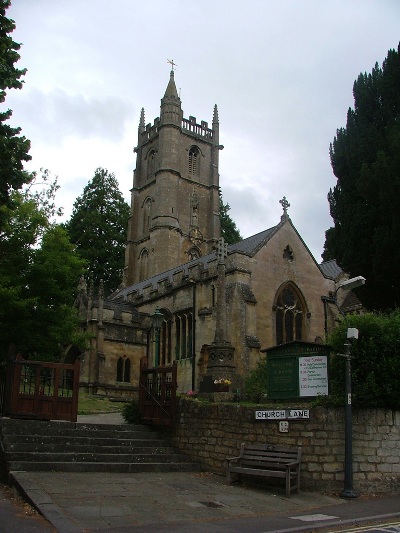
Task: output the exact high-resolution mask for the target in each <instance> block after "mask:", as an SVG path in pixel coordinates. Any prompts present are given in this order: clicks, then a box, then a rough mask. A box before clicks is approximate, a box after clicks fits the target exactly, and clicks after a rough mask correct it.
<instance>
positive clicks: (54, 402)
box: [3, 355, 79, 422]
mask: <svg viewBox="0 0 400 533" xmlns="http://www.w3.org/2000/svg"><path fill="white" fill-rule="evenodd" d="M78 394H79V360H78V359H77V360H76V361H75V363H74V364H71V365H65V364H61V363H45V362H42V361H26V360H25V359H23V358H22V357H21V356H20V355H17V356H16V358H15V360H14V361H12V362H11V363H10V365H9V367H8V369H7V381H6V387H5V392H4V406H3V415H4V416H10V417H13V418H34V419H40V420H69V421H70V422H76V419H77V413H78Z"/></svg>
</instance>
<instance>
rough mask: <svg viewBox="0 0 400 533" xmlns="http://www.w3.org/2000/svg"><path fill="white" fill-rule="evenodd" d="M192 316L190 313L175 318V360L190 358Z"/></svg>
mask: <svg viewBox="0 0 400 533" xmlns="http://www.w3.org/2000/svg"><path fill="white" fill-rule="evenodd" d="M192 343H193V315H192V313H191V312H186V313H179V314H177V315H176V316H175V359H177V360H179V359H186V358H190V357H192V351H193V349H192Z"/></svg>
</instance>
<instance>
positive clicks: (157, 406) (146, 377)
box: [139, 357, 177, 426]
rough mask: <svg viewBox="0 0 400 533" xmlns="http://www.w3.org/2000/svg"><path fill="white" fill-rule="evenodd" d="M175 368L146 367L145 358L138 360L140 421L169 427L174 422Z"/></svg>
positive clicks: (174, 366) (174, 365)
mask: <svg viewBox="0 0 400 533" xmlns="http://www.w3.org/2000/svg"><path fill="white" fill-rule="evenodd" d="M176 377H177V366H176V362H174V364H173V365H172V366H160V367H157V368H148V367H147V358H146V357H142V359H141V360H140V381H139V410H140V414H141V417H142V420H144V421H146V422H151V423H152V424H155V425H161V426H170V425H172V423H173V421H174V420H175V413H176V388H177V380H176Z"/></svg>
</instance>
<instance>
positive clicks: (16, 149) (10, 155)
mask: <svg viewBox="0 0 400 533" xmlns="http://www.w3.org/2000/svg"><path fill="white" fill-rule="evenodd" d="M10 4H11V2H10V0H0V103H3V102H4V101H5V98H6V89H21V87H22V83H23V82H22V81H21V77H22V76H24V74H25V72H26V69H22V70H19V69H17V68H16V67H15V63H16V62H17V61H18V60H19V58H20V55H19V54H18V50H19V49H20V47H21V45H20V44H18V43H15V42H14V41H13V40H12V38H11V37H10V35H9V34H10V33H12V32H13V31H14V29H15V24H14V21H13V20H11V19H8V18H7V17H6V16H5V15H6V10H7V9H8V8H9V7H10ZM11 115H12V111H11V110H10V109H8V110H7V111H3V112H0V228H1V227H2V224H3V223H4V219H5V216H6V215H5V212H4V210H3V206H5V207H12V195H11V191H12V190H18V189H20V188H21V187H22V185H23V184H24V183H27V182H29V179H30V175H29V174H28V173H27V172H25V171H24V170H23V164H24V162H25V161H29V160H30V159H31V156H30V155H29V154H28V152H29V148H30V142H29V141H28V140H27V139H26V138H25V137H24V136H19V133H20V132H21V128H12V127H11V126H10V125H9V124H6V121H7V120H9V119H10V117H11Z"/></svg>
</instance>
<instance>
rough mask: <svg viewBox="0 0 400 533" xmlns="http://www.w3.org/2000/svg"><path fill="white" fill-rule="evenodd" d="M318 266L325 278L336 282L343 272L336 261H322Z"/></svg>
mask: <svg viewBox="0 0 400 533" xmlns="http://www.w3.org/2000/svg"><path fill="white" fill-rule="evenodd" d="M319 266H320V268H321V270H322V273H323V274H324V276H326V277H327V278H331V279H334V280H336V279H337V278H338V277H339V276H340V275H341V274H343V270H342V269H341V268H340V266H339V265H338V264H337V263H336V259H330V260H329V261H324V262H323V263H321V264H320V265H319Z"/></svg>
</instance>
